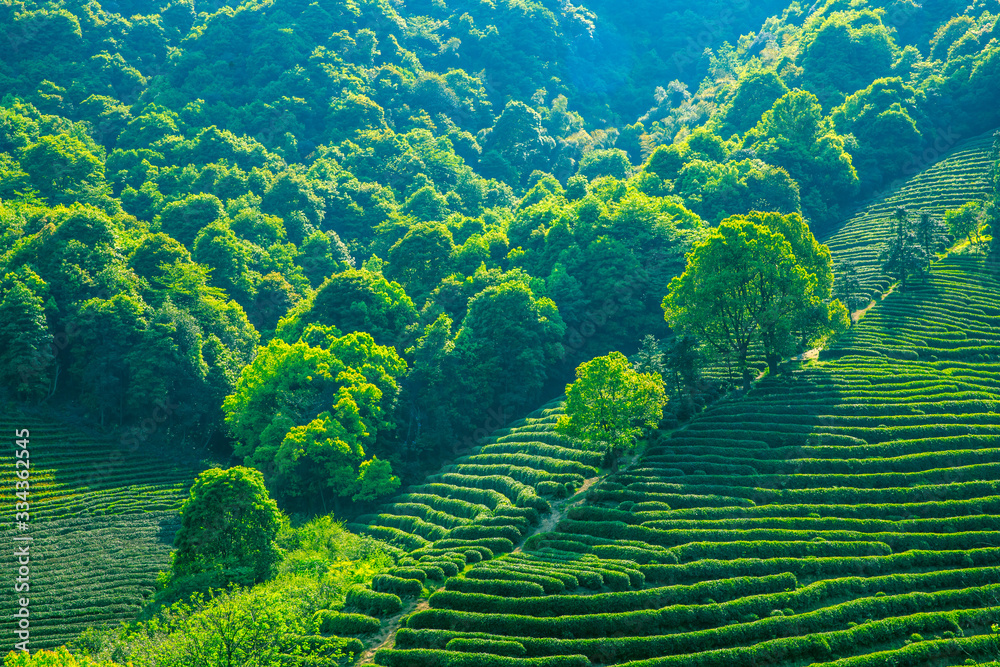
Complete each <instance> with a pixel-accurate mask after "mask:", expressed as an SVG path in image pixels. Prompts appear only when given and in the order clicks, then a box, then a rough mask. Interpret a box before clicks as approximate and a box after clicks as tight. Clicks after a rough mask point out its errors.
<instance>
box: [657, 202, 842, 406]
mask: <svg viewBox="0 0 1000 667" xmlns="http://www.w3.org/2000/svg"><path fill="white" fill-rule="evenodd" d="M831 282H832V281H831ZM818 283H819V281H818V280H817V277H816V274H815V273H810V272H809V271H808V270H807V268H806V267H805V266H803V263H802V262H800V261H799V259H798V258H797V257H796V255H795V252H794V251H793V248H792V245H791V244H790V243H789V242H788V241H787V240H786V239H785V237H784V236H783V235H782V234H781V233H779V232H774V231H772V230H770V229H768V228H767V227H764V226H761V225H758V224H756V223H754V222H750V221H747V220H742V219H738V218H737V219H729V220H725V221H723V222H722V224H720V225H719V227H718V228H716V229H715V230H713V231H712V233H711V234H710V235H709V236H708V237H707V238H706V239H705V240H703V241H702V242H700V243H698V244H697V245H696V246H695V248H694V250H693V251H692V252H691V253H690V254H689V255H688V264H687V269H686V270H685V271H684V274H683V275H681V276H679V277H677V278H674V279H673V280H672V281H671V283H670V291H669V293H668V294H667V296H666V297H665V298H664V299H663V309H664V312H665V314H666V319H667V321H668V322H669V323H670V325H671V326H672V327H674V328H675V329H679V330H681V331H683V332H687V333H692V334H694V335H696V336H697V337H699V338H700V339H702V340H704V341H705V342H707V343H708V344H709V345H711V346H712V347H714V348H715V349H716V350H718V351H719V352H720V353H722V354H725V355H729V354H733V355H735V356H736V361H737V366H738V368H739V370H740V371H741V373H742V375H743V388H744V390H746V391H749V389H750V380H751V376H750V367H749V365H748V364H747V355H748V353H749V351H750V347H751V345H752V344H753V343H754V342H759V343H760V344H761V345H762V346H763V348H764V353H765V355H766V358H767V365H768V369H769V370H770V371H771V373H772V374H775V373H777V372H778V362H779V361H780V360H781V357H782V355H783V354H784V353H786V352H787V351H789V348H790V346H791V343H792V342H793V341H794V338H793V333H794V332H795V331H796V327H797V325H798V324H799V323H800V322H801V320H802V319H803V318H804V317H805V316H806V315H807V314H809V313H811V312H813V311H814V310H815V308H816V306H818V305H819V304H820V303H821V302H822V298H823V296H825V295H822V294H820V293H819V291H818V289H817V287H818ZM826 289H827V292H826V294H829V288H826Z"/></svg>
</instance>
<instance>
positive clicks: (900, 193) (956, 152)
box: [820, 131, 994, 293]
mask: <svg viewBox="0 0 1000 667" xmlns="http://www.w3.org/2000/svg"><path fill="white" fill-rule="evenodd" d="M993 141H994V135H993V132H992V131H990V132H986V133H984V134H981V135H978V136H976V137H972V138H970V139H968V140H966V141H961V142H959V143H958V144H957V145H956V146H955V147H954V148H953V149H952V150H951V151H949V152H948V153H947V155H945V156H944V157H943V158H942V159H940V160H938V161H937V162H934V163H933V164H931V165H930V166H928V167H926V168H925V169H923V170H922V171H921V172H920V173H918V174H917V175H915V176H914V177H913V178H911V179H909V180H907V181H905V182H903V183H902V184H901V185H900V186H899V187H897V188H894V189H892V190H891V191H889V192H888V193H885V194H883V195H881V196H879V197H877V198H876V199H875V200H873V201H871V202H870V203H868V204H867V205H866V206H865V207H864V208H862V209H861V210H860V211H858V212H857V213H856V214H854V215H853V216H852V217H851V218H849V219H848V220H846V221H844V222H843V223H842V224H840V225H838V226H837V227H836V228H835V229H834V230H832V231H831V233H830V234H828V235H827V236H826V237H825V238H823V239H820V240H821V241H822V242H823V243H825V244H826V245H827V247H829V248H830V253H831V254H832V255H833V260H834V263H835V266H836V268H835V271H834V272H835V273H836V274H837V275H840V271H839V267H841V266H842V265H843V263H844V262H847V261H849V262H853V263H854V265H855V267H856V268H857V270H858V278H859V279H860V281H861V286H862V288H863V289H864V290H865V291H867V292H869V293H872V292H875V291H878V292H884V291H885V290H886V289H887V288H888V287H889V284H890V283H891V282H892V281H891V279H889V278H888V277H886V276H885V274H884V273H883V272H882V264H881V261H880V260H879V255H880V254H881V252H882V250H883V248H884V247H885V242H886V239H887V238H888V237H889V235H890V233H891V225H890V223H891V220H892V214H893V211H895V210H896V208H897V207H900V206H904V207H906V208H907V209H908V210H909V211H910V213H911V214H912V213H923V212H927V213H930V214H932V215H934V216H936V217H937V218H939V219H941V218H943V217H944V213H945V211H947V210H950V209H955V208H958V207H959V206H961V205H962V204H965V203H966V202H969V201H976V200H980V199H983V198H984V197H985V196H986V194H987V193H988V192H989V190H990V170H991V169H992V166H993V159H992V157H991V153H992V149H993ZM928 150H932V151H933V149H928Z"/></svg>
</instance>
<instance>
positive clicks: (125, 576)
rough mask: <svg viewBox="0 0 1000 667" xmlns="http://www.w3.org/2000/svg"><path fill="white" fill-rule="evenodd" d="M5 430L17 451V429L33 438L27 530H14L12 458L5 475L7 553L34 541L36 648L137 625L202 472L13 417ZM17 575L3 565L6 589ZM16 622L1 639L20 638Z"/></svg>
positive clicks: (2, 626)
mask: <svg viewBox="0 0 1000 667" xmlns="http://www.w3.org/2000/svg"><path fill="white" fill-rule="evenodd" d="M0 426H2V431H3V432H4V433H5V437H6V439H7V441H8V443H10V444H11V445H12V443H13V440H14V431H15V429H24V428H27V429H29V431H30V437H29V444H28V447H27V449H28V451H29V453H30V462H31V468H30V477H29V483H30V491H29V496H28V501H29V504H30V519H29V521H28V529H27V530H26V531H23V532H21V531H16V529H15V527H14V526H15V523H14V509H15V498H14V483H15V481H16V478H15V469H14V463H13V461H14V457H13V456H9V457H7V459H6V460H5V461H4V463H3V467H2V468H0V488H2V489H3V492H2V496H3V499H4V500H3V507H4V510H3V513H2V514H0V524H2V533H0V534H2V535H3V543H4V544H6V545H8V546H9V545H18V546H20V545H21V544H22V543H23V542H14V541H13V540H12V539H11V538H13V537H14V535H15V533H16V534H17V535H21V536H29V537H31V538H32V540H31V542H29V545H30V564H29V568H30V574H29V579H30V581H29V585H30V591H29V592H27V593H26V594H24V595H26V596H27V597H28V598H29V600H30V613H31V647H32V649H35V648H46V647H55V646H59V645H62V644H65V643H66V642H68V641H70V640H71V639H73V638H75V637H76V636H77V635H78V634H79V633H80V632H81V631H82V630H84V629H85V628H87V627H88V626H101V625H105V624H117V623H118V622H119V621H127V620H130V619H132V618H133V617H134V616H135V615H136V613H137V612H138V611H139V609H140V608H141V607H142V605H143V604H144V603H145V601H146V600H147V598H148V597H149V596H150V595H151V594H152V593H153V591H154V589H155V585H156V576H157V574H158V573H159V572H160V571H161V570H165V569H167V567H168V566H169V563H170V559H169V554H170V550H171V548H172V545H173V536H174V532H175V531H176V529H177V527H178V526H179V525H180V518H179V516H178V509H179V508H180V505H181V503H182V502H183V500H184V499H185V498H186V497H187V493H188V487H189V486H190V484H191V481H192V480H193V479H194V476H195V475H196V474H197V471H196V470H194V469H193V468H191V467H185V466H183V465H180V464H178V463H177V462H175V461H168V460H166V459H160V458H155V457H153V456H148V455H139V454H131V453H129V452H128V451H127V450H126V451H121V452H119V446H118V443H117V442H115V441H109V440H99V439H95V438H93V437H91V436H87V435H83V434H80V433H78V432H76V431H74V430H72V429H71V428H68V427H63V426H57V425H53V424H51V423H45V422H41V421H38V420H34V419H23V420H17V419H15V418H14V417H12V416H10V417H8V418H7V419H5V420H4V421H3V422H2V424H0ZM8 450H10V448H9V447H8ZM11 451H12V450H11ZM9 548H10V549H12V548H13V547H10V546H9ZM17 567H18V563H17V561H16V560H15V559H13V558H5V559H4V561H3V565H2V570H0V572H2V576H3V577H4V580H5V581H8V582H12V581H14V578H15V577H16V576H17V573H16V569H17ZM11 588H12V587H11V586H4V593H3V599H4V600H11V598H13V597H14V595H13V592H12V591H11ZM11 608H12V606H11ZM15 622H16V621H15V620H14V619H13V617H12V616H11V615H10V614H4V616H3V618H2V619H0V633H3V635H4V636H6V637H13V629H14V627H15Z"/></svg>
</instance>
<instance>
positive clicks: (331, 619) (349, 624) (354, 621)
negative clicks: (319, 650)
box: [313, 609, 382, 635]
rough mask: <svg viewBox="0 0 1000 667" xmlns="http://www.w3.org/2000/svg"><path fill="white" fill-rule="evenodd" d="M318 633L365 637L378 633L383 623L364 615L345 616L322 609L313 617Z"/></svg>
mask: <svg viewBox="0 0 1000 667" xmlns="http://www.w3.org/2000/svg"><path fill="white" fill-rule="evenodd" d="M313 624H314V625H315V627H316V629H317V631H319V632H322V633H324V634H331V635H364V634H369V633H372V632H378V630H379V628H381V627H382V623H381V622H380V621H379V620H378V619H377V618H372V617H371V616H365V615H364V614H345V613H342V612H339V611H334V610H332V609H320V610H319V611H317V612H316V613H315V614H314V615H313Z"/></svg>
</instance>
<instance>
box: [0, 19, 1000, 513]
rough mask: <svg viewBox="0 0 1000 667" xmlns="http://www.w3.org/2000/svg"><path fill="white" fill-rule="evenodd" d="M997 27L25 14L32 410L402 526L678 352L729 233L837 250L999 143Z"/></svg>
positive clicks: (18, 49) (11, 227)
mask: <svg viewBox="0 0 1000 667" xmlns="http://www.w3.org/2000/svg"><path fill="white" fill-rule="evenodd" d="M997 13H998V8H997V7H996V6H995V3H990V2H976V3H973V4H971V5H968V6H965V5H962V4H959V3H955V2H944V1H942V2H935V3H927V4H925V5H916V4H913V3H910V2H907V1H894V2H884V1H882V0H871V1H865V2H846V1H845V0H828V1H826V2H820V3H816V4H813V5H811V6H808V7H807V6H805V5H803V4H800V3H798V2H792V3H791V4H789V5H787V6H785V5H781V4H776V3H773V2H767V3H749V2H738V3H717V2H709V3H702V4H699V5H697V6H693V5H690V4H688V3H679V2H667V3H651V2H646V1H645V0H643V1H640V2H633V3H627V4H626V5H622V4H621V3H614V2H605V1H604V0H594V2H591V3H589V4H587V5H572V4H570V3H566V2H560V3H557V2H552V1H549V0H499V1H496V2H494V1H491V0H484V1H483V2H477V3H467V2H454V1H453V2H446V1H445V0H433V1H432V2H410V3H405V4H402V3H390V2H385V1H382V0H336V1H332V2H324V3H315V2H314V3H307V2H301V1H298V0H267V1H259V2H258V1H253V2H244V3H239V4H237V3H232V4H225V3H207V2H201V1H198V2H194V1H185V0H178V1H175V2H167V3H160V4H152V5H150V4H144V3H133V2H130V1H127V0H122V1H121V2H106V3H103V4H102V3H101V2H98V1H96V0H91V1H89V2H86V3H84V2H64V3H60V4H58V5H55V4H51V3H42V2H34V1H27V2H25V1H21V0H17V1H10V2H6V3H4V4H3V5H0V26H2V32H0V43H2V49H0V62H2V67H0V89H2V90H3V91H4V97H3V102H2V107H0V233H2V235H3V245H2V254H0V276H2V280H0V310H2V312H3V314H4V323H5V324H4V328H3V329H2V330H0V342H2V344H3V348H4V349H5V350H9V351H10V352H8V353H5V354H4V355H3V356H0V376H2V377H3V379H4V389H5V392H6V393H5V396H6V399H7V400H10V401H17V402H21V403H24V404H29V405H37V404H39V403H44V404H45V405H46V406H50V407H55V408H56V409H62V410H66V411H73V410H78V411H80V412H81V413H82V414H81V415H80V416H81V417H82V418H84V419H87V420H89V421H90V422H91V423H94V424H97V425H99V426H101V427H103V428H106V429H120V430H127V429H129V428H135V427H136V425H137V424H140V423H141V422H142V420H144V419H146V418H148V417H149V415H150V413H151V412H152V411H154V410H156V409H157V406H169V420H168V421H167V422H166V423H165V424H164V425H163V428H161V429H160V430H159V435H158V437H161V438H166V439H167V440H169V441H170V442H172V443H174V444H175V445H176V446H177V447H181V448H186V449H189V448H192V447H194V448H196V449H197V448H205V447H210V448H212V451H213V452H215V454H217V455H222V456H229V455H230V454H231V455H232V456H233V460H234V461H236V462H240V463H247V464H249V465H254V466H256V467H258V468H260V469H261V470H262V471H263V472H264V474H265V477H266V479H267V483H268V485H269V487H270V488H272V489H274V490H275V492H276V493H278V495H279V497H280V498H281V500H282V502H283V503H291V504H292V505H295V504H299V505H301V506H302V507H309V508H311V509H313V510H318V509H321V507H322V506H324V505H326V504H327V503H334V504H337V503H339V502H341V501H345V502H347V501H348V499H350V498H355V499H356V502H365V500H364V499H373V498H375V497H377V496H378V495H379V493H382V492H387V490H389V489H391V488H395V487H394V484H398V479H397V478H396V476H395V475H394V474H393V473H392V472H391V471H400V470H403V469H404V468H405V469H406V470H407V471H408V472H407V473H404V475H405V474H413V475H416V474H418V471H419V470H420V469H421V468H420V465H417V466H414V465H413V464H418V463H419V464H421V465H431V463H429V462H435V461H438V460H439V459H440V457H441V456H443V455H445V454H448V453H451V452H453V451H455V450H456V448H458V447H460V446H462V443H466V444H467V443H470V442H471V441H472V436H473V435H474V434H475V433H477V432H479V431H481V430H482V427H483V421H484V417H483V415H484V414H487V413H489V412H490V411H492V412H493V413H494V414H497V415H501V416H502V418H501V419H500V422H501V423H502V422H503V421H506V420H508V419H510V418H511V417H513V416H515V415H517V414H520V413H523V412H524V411H526V410H528V409H530V408H531V407H532V406H535V405H537V404H538V402H539V401H540V400H542V399H547V398H550V397H552V396H554V395H557V394H558V393H559V392H560V391H561V388H562V387H563V386H564V384H565V382H566V381H567V380H568V379H570V378H571V377H572V371H573V369H574V368H575V367H576V366H577V365H578V364H580V363H581V362H583V361H586V360H588V359H591V358H593V357H595V356H598V355H601V354H605V353H607V352H609V351H611V350H621V351H624V352H626V353H632V352H634V351H635V350H636V349H637V348H638V345H639V341H640V340H641V339H642V338H643V336H646V335H649V334H652V335H654V336H656V337H658V338H663V337H665V336H668V335H669V334H670V330H669V329H668V327H667V322H665V321H664V318H663V310H662V309H661V302H662V301H663V298H664V296H665V295H667V293H668V290H669V285H670V281H671V280H672V279H673V278H675V277H677V276H680V275H681V274H682V273H683V272H684V266H685V262H686V260H685V254H686V253H689V252H691V251H692V250H693V249H694V248H696V247H700V246H699V244H703V243H705V242H706V239H709V238H710V237H711V236H712V234H713V233H715V232H713V231H712V229H713V228H714V227H716V226H718V225H719V224H720V223H721V222H722V221H724V220H726V219H731V218H732V217H733V216H747V215H749V214H751V213H752V212H754V211H758V212H767V213H769V214H773V215H776V216H777V217H775V218H774V220H783V219H786V217H787V216H795V219H796V220H801V221H802V222H801V224H802V225H805V226H806V229H808V230H810V231H811V233H812V234H814V235H816V236H820V237H821V236H822V234H823V233H824V232H825V231H826V230H829V229H830V228H832V227H833V226H834V225H836V224H837V223H838V222H840V221H841V220H843V219H844V217H845V216H846V214H847V213H848V212H849V211H851V210H852V209H853V208H854V207H855V206H856V205H857V204H859V203H860V202H862V201H864V200H865V198H867V197H869V196H870V195H872V194H873V193H876V192H879V191H883V190H885V189H886V188H890V187H892V186H893V185H894V184H895V183H897V182H898V181H899V180H900V179H903V178H906V177H908V176H910V175H912V174H914V173H915V172H916V171H918V170H919V169H920V168H922V167H923V166H925V165H926V164H927V162H928V161H932V160H933V159H934V158H935V157H936V156H938V155H940V154H941V153H942V152H943V151H945V150H947V149H948V148H949V147H951V146H952V145H954V144H955V143H956V142H957V141H958V140H960V139H962V138H965V137H969V136H972V135H973V134H977V133H981V132H983V131H985V130H988V129H990V128H992V127H993V126H995V125H997V124H998V122H1000V118H998V114H1000V108H998V106H997V105H996V104H995V91H996V90H997V87H998V85H1000V79H998V77H1000V47H998V46H997V42H996V41H995V40H996V37H997V35H996V33H997V30H1000V27H998V24H997V21H996V18H997ZM748 26H753V27H752V28H750V27H748ZM783 216H784V217H783ZM796 224H799V223H796ZM977 229H978V227H977ZM956 230H959V231H961V227H960V226H958V227H956ZM977 233H978V232H977ZM970 238H971V237H970ZM832 268H833V270H834V273H837V272H838V271H839V267H832ZM838 293H839V292H838ZM815 294H816V296H815V297H811V298H813V300H814V301H815V300H817V299H818V300H819V301H824V300H828V299H829V298H830V295H831V289H830V285H825V286H823V287H822V289H819V290H818V291H817V292H816V293H815ZM845 298H846V297H845ZM852 298H853V297H852ZM810 307H811V308H813V309H814V310H815V308H816V307H818V305H817V303H813V304H812V305H811V306H810ZM800 329H801V327H800ZM800 333H801V331H800ZM802 339H803V340H802V341H801V343H808V342H809V340H808V339H809V336H807V335H805V334H802ZM787 342H788V341H785V342H783V343H782V344H781V345H777V344H775V345H773V346H772V347H773V349H774V352H772V356H773V355H776V354H778V352H777V350H779V348H780V350H781V351H782V352H788V351H789V350H791V348H790V347H789V346H788V345H787V344H786V343H787ZM706 349H707V348H706ZM769 349H770V348H769ZM706 354H712V353H711V352H710V351H709V352H706ZM477 429H478V431H477ZM320 469H323V470H326V472H325V473H322V474H320V473H319V472H318V471H319V470H320ZM376 470H378V471H380V472H379V473H378V474H376V473H375V471H376ZM334 471H337V472H336V474H334ZM363 471H369V472H370V473H371V474H370V475H369V476H368V482H367V486H366V483H365V481H364V479H363V477H364V475H363ZM334 478H336V479H337V480H338V481H337V482H336V483H334V482H333V481H331V480H332V479H334ZM393 480H396V481H393ZM383 484H384V485H385V486H384V488H383V487H382V486H381V485H383Z"/></svg>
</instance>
